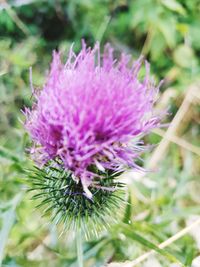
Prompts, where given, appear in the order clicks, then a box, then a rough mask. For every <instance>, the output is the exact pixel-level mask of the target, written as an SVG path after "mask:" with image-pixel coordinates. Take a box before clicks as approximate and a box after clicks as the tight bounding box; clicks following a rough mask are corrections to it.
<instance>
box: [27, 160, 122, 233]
mask: <svg viewBox="0 0 200 267" xmlns="http://www.w3.org/2000/svg"><path fill="white" fill-rule="evenodd" d="M92 168H93V167H91V169H92ZM96 171H97V170H96ZM96 174H98V175H99V176H101V177H102V178H100V179H99V177H98V179H96V180H94V181H93V183H92V184H91V186H90V187H89V189H90V191H91V193H92V195H93V196H92V199H89V198H88V197H87V195H86V194H85V192H84V190H83V187H82V184H81V182H80V181H78V180H76V179H74V177H73V174H72V172H71V171H67V170H66V169H65V168H63V167H62V165H60V164H58V163H56V162H53V161H51V162H49V163H48V165H46V166H44V167H43V168H42V169H39V168H38V167H35V168H34V169H33V170H31V171H29V172H28V179H29V181H30V182H31V185H30V191H36V194H35V195H33V198H34V199H41V203H40V204H39V205H38V206H37V207H38V208H39V207H44V209H43V210H44V215H50V217H51V220H52V221H53V222H54V223H56V224H58V223H62V224H63V226H64V229H66V230H77V229H78V228H81V229H82V230H83V232H84V233H85V234H86V236H90V235H91V234H93V233H95V234H97V233H98V232H99V230H100V231H101V230H102V229H105V228H108V227H109V225H110V224H112V223H113V222H117V221H118V219H119V218H120V217H121V215H122V213H123V211H122V210H121V209H123V207H124V203H125V200H124V198H125V193H124V188H123V187H124V184H122V183H120V182H118V181H116V176H117V175H119V174H114V173H112V172H111V171H106V172H105V173H102V172H101V173H99V171H97V173H96Z"/></svg>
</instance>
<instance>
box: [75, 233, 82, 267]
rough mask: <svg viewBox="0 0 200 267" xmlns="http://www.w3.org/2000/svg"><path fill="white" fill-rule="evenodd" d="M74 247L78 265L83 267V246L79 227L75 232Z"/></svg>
mask: <svg viewBox="0 0 200 267" xmlns="http://www.w3.org/2000/svg"><path fill="white" fill-rule="evenodd" d="M76 247H77V262H78V267H83V248H82V235H81V228H79V229H78V230H77V233H76Z"/></svg>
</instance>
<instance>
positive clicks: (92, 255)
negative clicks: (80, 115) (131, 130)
mask: <svg viewBox="0 0 200 267" xmlns="http://www.w3.org/2000/svg"><path fill="white" fill-rule="evenodd" d="M199 14H200V0H191V1H190V0H189V1H186V0H115V1H114V0H113V1H111V0H110V1H109V0H68V1H67V0H66V1H64V0H61V1H59V0H58V1H56V0H55V1H53V0H46V1H44V0H43V1H37V0H35V1H31V0H29V1H28V0H27V1H20V0H12V1H0V266H1V262H2V266H4V267H11V266H12V267H29V266H31V267H32V266H33V267H34V266H37V267H38V266H39V267H44V266H46V265H48V266H52V267H55V266H59V267H62V266H63V267H64V266H65V267H66V266H70V267H72V266H74V267H75V266H77V262H76V248H75V243H74V239H73V235H72V234H71V233H70V234H69V233H64V234H63V235H62V236H61V237H60V236H59V234H60V231H59V230H57V229H56V228H55V226H54V225H53V224H51V223H50V221H48V218H46V217H44V218H43V217H42V216H41V214H42V213H41V210H40V209H35V206H36V203H35V202H34V201H33V200H31V193H27V192H26V191H27V186H26V183H27V182H26V179H25V176H26V175H25V171H26V170H27V169H29V168H31V167H32V164H33V163H32V162H31V161H30V160H29V159H28V156H27V155H26V153H25V150H26V148H27V147H29V146H30V140H29V138H28V136H27V134H26V133H25V130H24V128H23V120H24V117H23V115H22V113H21V111H20V110H21V109H23V107H24V106H25V105H26V106H30V105H31V103H32V96H31V89H30V81H29V67H30V66H32V72H33V74H32V76H33V84H34V86H35V87H41V86H42V84H43V82H44V78H45V75H46V74H47V71H46V70H47V67H48V65H49V62H50V60H51V52H52V50H53V49H59V50H61V51H62V52H63V56H64V55H65V54H66V51H68V49H69V47H70V45H71V44H72V43H74V46H75V49H76V50H77V51H78V50H79V48H80V40H81V38H84V39H85V40H86V41H87V43H88V44H90V45H93V44H94V42H95V41H96V40H99V41H100V42H101V44H102V45H103V44H104V43H106V42H110V43H111V44H112V45H113V46H114V48H115V49H116V55H117V52H118V51H125V52H127V53H130V54H131V56H132V57H133V59H135V58H137V57H138V56H139V55H140V54H141V53H142V54H144V55H145V57H146V58H147V59H148V60H149V61H150V63H151V73H152V74H153V75H154V77H155V79H156V80H160V79H164V83H163V85H162V88H161V93H160V101H159V102H158V106H162V107H164V108H168V109H169V112H170V114H169V116H168V118H167V119H166V120H167V122H169V121H170V122H172V125H173V127H174V130H171V133H170V136H168V139H170V142H169V144H168V146H165V144H164V145H163V143H160V145H159V146H158V147H157V150H156V151H157V152H156V153H158V155H159V158H158V157H156V154H155V153H154V152H151V153H149V154H148V155H146V156H145V162H146V165H147V167H148V166H149V168H151V167H157V171H156V172H152V173H147V174H146V175H145V176H144V177H140V176H138V175H134V176H133V177H130V179H129V186H128V193H129V197H128V202H129V203H130V204H131V205H127V208H126V212H125V215H124V218H123V221H122V222H121V223H119V224H116V225H114V226H113V227H112V228H111V229H110V230H109V231H108V232H104V233H103V234H102V235H101V236H100V237H99V238H97V239H92V240H90V241H89V242H84V261H85V266H103V265H104V264H106V263H108V262H121V261H126V260H134V259H135V258H137V257H139V256H140V255H142V254H143V253H144V252H145V251H147V250H149V249H155V250H156V251H157V252H158V254H155V258H153V260H154V263H148V262H147V263H146V265H145V266H146V267H147V266H150V267H154V266H153V264H154V265H155V266H156V264H158V262H157V261H159V262H160V266H166V267H168V266H170V264H171V263H172V262H174V261H176V262H177V261H180V262H182V263H183V264H184V265H185V266H191V264H192V261H193V259H194V258H196V257H197V256H198V253H199V249H200V245H199V244H200V236H199V237H198V234H197V233H198V232H200V228H199V230H198V227H197V229H196V234H190V235H189V234H185V235H184V236H183V237H182V238H180V239H179V240H178V241H176V242H174V243H173V244H171V245H170V246H168V247H167V248H166V249H165V250H160V249H158V248H157V247H156V246H155V245H158V244H160V243H162V242H163V241H164V240H166V239H168V238H169V237H171V236H173V235H175V234H176V233H177V232H178V231H179V230H181V229H183V228H184V227H186V226H187V225H188V224H189V222H191V221H192V220H194V219H195V218H198V215H200V205H199V204H200V197H199V189H200V180H199V176H200V175H199V174H200V167H199V166H200V159H199V156H200V149H199V148H198V146H199V136H200V126H199V122H200V121H199V111H200V109H199V99H200V93H199V92H200V89H199V87H200V86H199V87H197V89H196V87H194V88H193V87H191V86H192V85H194V84H197V85H198V83H199V82H198V81H199V78H200V59H199V58H200V16H199ZM188 92H189V93H188ZM183 102H184V105H182V103H183ZM177 112H180V113H181V114H182V115H183V119H182V120H180V121H179V120H178V119H177V117H176V120H173V119H174V117H175V114H177ZM164 131H166V129H164V130H163V131H159V132H156V133H152V134H151V135H150V136H149V137H148V140H146V141H150V142H152V143H155V144H157V143H159V142H161V140H162V135H163V133H164ZM177 136H179V137H178V138H177ZM175 143H176V144H175ZM163 147H164V148H163ZM154 150H155V149H154ZM154 150H153V151H154ZM159 153H160V154H159ZM152 154H153V155H154V156H153V157H152ZM159 160H160V161H159ZM128 176H131V175H127V177H126V178H128ZM134 177H136V178H137V179H136V178H135V179H134ZM194 233H195V231H194ZM148 264H149V265H148ZM137 266H144V265H137ZM196 266H198V265H196ZM196 266H195V267H196Z"/></svg>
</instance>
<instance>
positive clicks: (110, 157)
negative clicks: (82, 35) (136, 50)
mask: <svg viewBox="0 0 200 267" xmlns="http://www.w3.org/2000/svg"><path fill="white" fill-rule="evenodd" d="M141 64H142V60H141V59H139V60H138V61H136V62H134V63H133V64H132V65H131V66H130V57H129V56H127V55H125V54H121V57H120V59H119V60H115V59H114V56H113V49H112V48H111V47H110V45H106V46H105V48H104V52H103V55H102V56H101V54H100V48H99V44H96V45H95V47H94V48H93V49H92V48H86V45H85V44H84V43H83V45H82V49H81V51H80V53H79V54H78V55H76V54H75V53H74V52H73V49H72V48H71V49H70V51H69V54H68V58H67V61H66V63H65V64H63V63H62V62H61V60H60V54H59V53H58V52H55V51H54V53H53V61H52V64H51V69H50V73H49V75H48V77H47V81H46V84H45V85H44V87H43V88H42V90H41V91H40V92H37V94H35V96H36V102H35V104H34V105H33V108H32V110H29V109H26V123H25V125H26V129H27V130H28V132H29V133H30V135H31V137H32V139H33V141H34V148H33V149H32V152H33V154H34V155H35V159H36V160H37V161H39V163H41V164H45V163H47V162H48V161H49V160H54V159H59V160H61V161H62V163H63V166H64V168H65V169H66V170H69V171H71V173H72V175H71V178H72V179H73V180H75V181H77V182H78V181H80V182H81V184H82V186H83V188H84V191H85V193H86V195H87V196H88V197H90V198H91V196H92V195H91V192H90V191H89V189H88V188H89V187H90V186H92V183H93V181H94V180H95V177H96V176H98V172H94V171H93V170H92V169H93V167H95V168H96V169H98V170H100V171H101V172H104V171H105V170H112V171H113V172H121V171H123V170H125V169H127V168H139V167H138V166H137V165H136V163H135V160H136V159H137V158H138V156H139V154H140V153H141V150H142V148H141V147H142V146H140V145H138V142H137V141H136V140H137V138H138V137H139V136H141V135H144V134H146V133H148V132H149V131H150V130H151V129H152V128H154V127H157V126H158V124H159V119H158V117H157V116H155V115H154V114H153V105H154V102H155V97H156V94H157V89H158V88H157V87H155V85H154V84H153V82H152V81H151V79H150V77H149V65H148V63H146V75H145V77H144V78H143V79H142V80H139V78H138V73H139V70H140V68H141Z"/></svg>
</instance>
